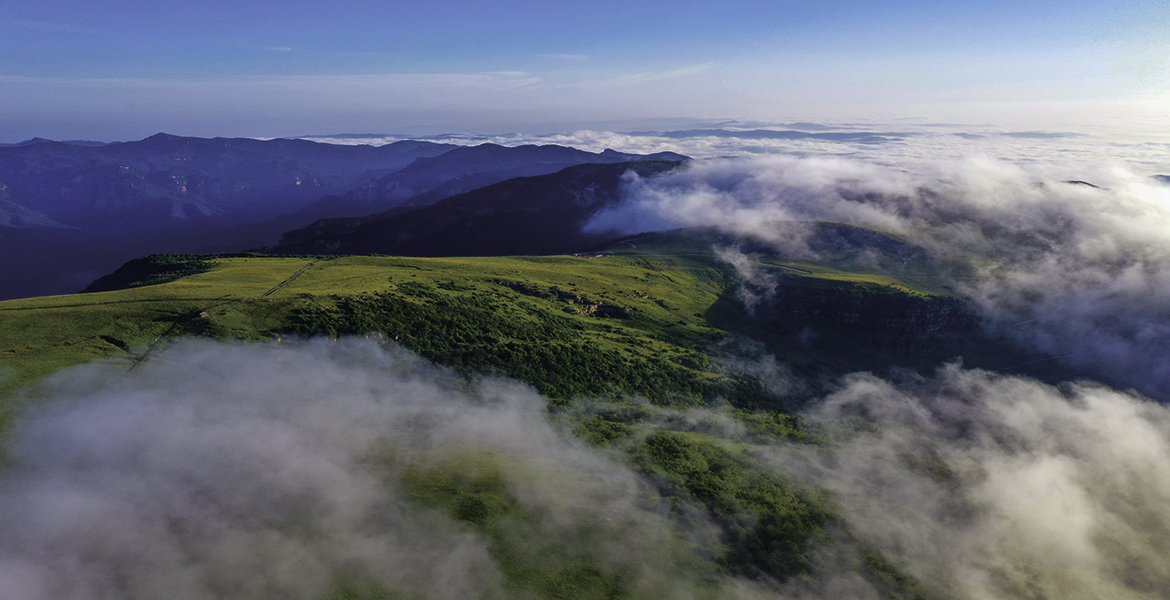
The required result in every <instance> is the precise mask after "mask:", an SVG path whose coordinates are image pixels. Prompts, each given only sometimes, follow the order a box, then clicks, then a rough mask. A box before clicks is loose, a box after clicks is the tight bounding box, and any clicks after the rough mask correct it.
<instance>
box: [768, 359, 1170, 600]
mask: <svg viewBox="0 0 1170 600" xmlns="http://www.w3.org/2000/svg"><path fill="white" fill-rule="evenodd" d="M923 383H924V385H923V386H922V387H921V388H920V389H918V390H908V389H897V388H896V387H895V386H893V385H891V384H889V383H887V382H884V381H881V380H879V379H877V378H875V377H872V376H869V375H865V374H858V375H854V376H851V377H850V378H848V379H847V381H845V382H844V385H843V386H842V389H841V390H839V391H837V392H836V393H834V394H832V395H830V396H828V397H827V398H825V399H824V402H823V404H822V405H821V406H820V407H819V408H818V409H817V411H816V414H817V415H818V416H821V417H828V418H841V417H864V418H865V419H867V421H869V422H871V423H874V424H876V425H877V431H876V432H875V433H866V434H858V435H857V436H855V437H854V439H853V440H852V441H851V442H849V443H846V444H843V445H842V446H840V447H839V448H838V449H836V450H835V451H833V452H802V451H800V450H799V449H794V448H792V447H786V448H776V449H773V450H772V451H771V455H770V456H771V460H773V461H774V463H775V464H776V465H777V468H782V469H787V470H792V469H794V468H796V467H795V465H803V466H802V467H801V468H803V469H805V474H806V477H808V478H809V480H810V481H814V482H816V483H817V484H819V485H822V486H825V487H827V488H829V489H830V490H832V491H833V493H834V498H835V499H836V500H837V502H839V503H840V506H841V507H842V510H843V513H844V514H845V515H846V518H847V520H848V522H849V525H850V527H851V529H852V530H853V531H854V532H855V534H857V535H858V536H860V537H861V538H862V539H864V540H865V541H866V542H868V543H871V544H873V545H874V546H875V547H877V548H879V549H881V550H882V551H883V552H884V553H886V554H887V556H892V557H896V561H897V562H896V564H898V565H899V566H902V567H903V568H905V569H906V570H907V571H908V572H909V573H912V574H913V575H915V576H916V577H918V578H919V579H920V580H921V581H924V582H929V586H928V587H929V588H930V589H931V591H933V592H935V593H937V594H938V595H939V596H942V597H953V598H971V599H991V598H995V599H1007V598H1119V599H1120V598H1162V597H1165V593H1166V590H1167V589H1170V564H1168V563H1167V562H1166V556H1167V553H1168V552H1170V464H1167V462H1166V460H1165V457H1166V456H1167V453H1168V452H1170V411H1168V410H1167V409H1166V407H1165V406H1163V405H1159V404H1156V403H1153V402H1151V401H1149V400H1145V399H1142V398H1138V397H1135V396H1133V395H1130V394H1125V393H1122V392H1118V391H1116V390H1112V389H1109V388H1106V387H1104V386H1100V385H1098V384H1092V383H1082V384H1070V385H1067V386H1065V387H1063V388H1059V389H1058V388H1053V387H1050V386H1046V385H1043V384H1040V383H1037V382H1035V381H1031V380H1027V379H1022V378H1016V377H1005V376H999V375H994V374H990V373H986V372H980V371H964V370H962V369H960V368H958V367H953V366H952V367H950V368H948V369H946V370H944V371H943V372H942V373H940V376H939V378H938V379H937V380H932V381H930V382H923ZM940 386H941V389H940Z"/></svg>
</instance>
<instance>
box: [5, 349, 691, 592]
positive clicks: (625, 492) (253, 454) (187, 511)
mask: <svg viewBox="0 0 1170 600" xmlns="http://www.w3.org/2000/svg"><path fill="white" fill-rule="evenodd" d="M39 393H40V394H41V395H42V396H44V398H43V399H42V400H40V401H39V403H38V404H37V406H36V407H35V408H33V409H31V410H30V411H29V412H28V413H27V414H26V415H24V416H23V417H22V418H21V419H20V421H19V422H18V423H17V424H16V426H15V433H14V435H13V437H12V439H11V440H10V443H9V444H8V449H9V453H10V458H11V461H10V463H9V465H8V466H7V467H6V468H5V469H4V470H3V472H2V473H0V581H2V582H3V585H0V597H2V598H5V599H8V598H11V599H13V600H15V599H20V600H38V599H55V600H57V599H64V598H68V599H77V600H88V599H99V598H101V599H105V598H125V599H134V598H176V599H186V598H275V597H279V598H324V597H329V596H330V594H331V593H332V592H333V591H334V588H335V586H336V585H337V582H338V581H339V580H345V581H358V582H361V581H369V582H372V584H376V585H380V586H382V587H383V588H384V589H388V590H391V591H393V592H394V593H401V594H405V595H406V597H419V596H420V597H427V598H500V597H513V596H515V595H516V593H517V592H516V591H515V590H512V591H508V590H507V589H505V583H504V577H503V575H502V574H501V572H500V567H499V565H498V563H497V561H496V560H495V558H494V557H493V555H492V553H491V549H490V542H489V540H487V539H485V538H484V537H483V536H481V535H477V534H476V533H475V532H474V531H473V530H472V528H469V527H467V526H466V525H463V524H461V523H458V522H456V521H454V520H452V519H451V518H450V517H448V516H446V513H445V512H443V511H441V510H437V509H433V508H432V509H428V508H426V507H425V506H422V505H420V504H419V503H418V502H414V501H412V500H411V496H410V494H409V493H406V492H404V491H403V488H402V483H401V481H402V480H401V478H400V476H401V474H402V473H403V472H404V469H407V468H410V467H411V466H414V467H418V466H419V465H423V466H424V467H425V465H427V464H430V463H433V462H434V461H435V460H439V459H436V458H435V457H436V456H440V457H442V456H456V457H459V456H464V455H468V456H472V457H477V458H479V459H482V458H483V457H485V456H490V457H496V458H498V460H499V462H500V464H501V468H502V471H503V473H504V476H505V477H506V478H507V479H508V481H507V486H508V489H509V490H511V491H512V493H514V494H516V495H517V497H518V498H519V501H521V502H522V503H524V504H525V506H527V507H528V508H530V509H531V511H532V512H533V514H535V515H539V517H540V518H541V519H542V520H543V522H542V523H543V524H542V525H541V528H542V531H545V532H546V533H547V534H548V535H550V536H552V537H553V538H554V539H556V538H557V537H559V536H564V537H565V539H577V540H580V539H583V538H582V537H581V534H580V533H579V531H581V530H588V531H595V532H600V534H597V535H593V536H591V537H587V538H585V539H588V540H589V543H590V544H594V543H595V544H596V547H582V548H576V549H574V552H575V553H577V554H581V555H588V556H593V557H594V558H593V560H594V561H595V562H596V563H598V564H601V565H603V566H604V565H606V564H621V565H622V569H623V571H622V572H623V573H625V574H626V576H627V577H628V578H629V580H628V581H627V582H626V583H627V584H628V586H629V589H633V590H639V589H641V590H645V589H647V588H653V589H659V590H661V591H662V592H663V595H664V596H667V597H669V596H674V595H676V594H675V591H674V587H675V586H676V584H675V583H672V577H671V576H668V575H670V574H671V572H670V561H669V560H666V559H663V558H662V555H663V553H669V552H670V551H671V550H670V548H671V546H670V543H668V542H669V539H670V535H671V530H670V527H669V526H668V521H667V520H666V518H665V516H664V514H663V512H662V510H661V507H660V506H659V505H658V504H657V503H655V502H654V501H651V500H648V498H650V497H651V496H649V495H647V494H645V493H644V491H645V489H646V488H645V483H644V482H642V481H640V480H639V479H638V478H637V477H636V476H635V475H634V473H633V472H632V471H631V470H629V469H627V468H625V467H622V466H619V465H617V464H616V463H614V462H613V461H612V460H610V459H607V458H605V457H603V456H601V455H600V454H597V453H596V452H593V451H590V450H587V449H585V448H584V446H583V445H582V444H580V443H578V442H577V441H576V440H575V439H574V438H572V436H566V435H564V434H562V433H561V432H559V430H557V429H556V428H555V427H554V426H553V425H552V424H551V423H550V421H549V420H548V415H547V412H546V410H545V401H544V399H542V398H540V397H539V396H538V395H537V394H536V393H535V392H533V391H532V390H531V389H530V388H528V387H526V386H523V385H520V384H516V383H511V382H506V381H498V380H483V381H476V382H467V381H465V380H464V379H462V378H460V377H456V376H453V375H450V374H448V373H446V372H444V371H442V370H440V369H437V368H435V367H432V366H430V365H429V364H427V363H425V362H424V361H422V360H421V359H419V358H417V357H415V356H413V355H411V354H410V353H408V352H406V351H404V350H401V349H399V348H395V347H383V346H382V345H381V344H378V343H375V342H370V341H360V340H343V341H340V342H332V341H325V340H316V341H313V342H309V343H305V344H295V345H288V344H285V345H275V344H269V345H253V346H247V345H237V344H222V343H212V342H200V341H184V342H181V343H179V344H178V345H176V346H175V347H172V348H170V349H169V350H167V351H165V352H163V353H161V354H157V355H156V356H155V358H152V360H151V361H150V362H148V363H146V364H144V365H143V366H142V367H141V368H139V369H136V370H135V371H134V372H132V373H130V374H123V372H122V371H121V370H112V369H111V368H110V367H108V366H103V365H102V364H100V363H99V364H95V365H91V366H87V367H81V368H75V369H71V370H67V371H64V372H61V373H59V374H58V375H57V376H56V377H55V378H53V379H52V380H51V381H50V382H49V383H47V384H46V385H45V386H43V388H42V389H41V390H40V391H39ZM664 540H666V541H664ZM590 553H592V554H590ZM661 565H665V566H661ZM677 585H683V583H681V582H680V583H678V584H677Z"/></svg>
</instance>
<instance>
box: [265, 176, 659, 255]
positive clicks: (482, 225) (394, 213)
mask: <svg viewBox="0 0 1170 600" xmlns="http://www.w3.org/2000/svg"><path fill="white" fill-rule="evenodd" d="M679 164H680V163H679V162H676V161H637V162H630V163H615V164H585V165H578V166H573V167H568V168H565V169H563V170H560V171H558V172H556V173H552V174H548V175H541V176H536V177H518V178H515V179H510V180H508V181H503V182H500V183H496V184H493V185H489V186H485V187H482V188H479V189H476V190H473V191H470V192H466V193H463V194H459V195H456V196H452V197H450V198H447V199H445V200H441V201H439V202H436V203H434V204H431V205H429V206H423V207H419V208H414V209H410V208H405V207H404V208H400V209H393V210H390V211H387V212H385V213H382V214H376V215H369V216H366V217H361V218H352V219H325V220H322V221H318V222H316V223H314V224H312V225H310V226H309V227H305V228H303V229H299V230H296V231H290V232H288V233H286V234H285V235H284V236H282V238H281V241H280V243H279V244H277V245H276V246H275V247H272V248H268V249H266V250H267V251H269V252H274V253H281V254H286V253H293V254H305V253H328V254H399V255H407V256H498V255H516V254H568V253H575V252H581V251H584V250H588V249H591V248H592V247H593V246H596V245H597V244H599V243H602V242H604V241H607V240H608V239H611V238H612V237H613V236H612V234H606V233H605V232H601V233H596V234H590V233H586V232H583V231H582V225H584V224H585V222H586V221H587V220H588V219H589V218H590V217H592V216H593V215H594V214H596V213H597V211H599V210H601V209H603V208H606V207H609V206H613V205H616V204H617V203H618V202H620V200H621V190H622V181H623V177H624V176H625V174H626V173H627V172H632V173H637V174H639V175H641V176H644V177H649V176H653V175H656V174H661V173H664V172H667V171H670V170H672V169H674V168H677V167H678V166H679Z"/></svg>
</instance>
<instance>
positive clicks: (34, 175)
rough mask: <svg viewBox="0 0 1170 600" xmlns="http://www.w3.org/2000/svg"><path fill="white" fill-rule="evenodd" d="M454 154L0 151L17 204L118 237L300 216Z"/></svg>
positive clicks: (254, 146)
mask: <svg viewBox="0 0 1170 600" xmlns="http://www.w3.org/2000/svg"><path fill="white" fill-rule="evenodd" d="M452 148H454V146H451V145H447V144H434V143H429V142H412V141H404V142H396V143H394V144H388V145H386V146H381V147H377V148H375V147H371V146H338V145H330V144H318V143H315V142H309V141H304V140H283V139H276V140H253V139H247V138H234V139H228V138H214V139H204V138H191V137H179V136H173V135H167V134H162V133H160V134H157V135H154V136H151V137H149V138H146V139H144V140H140V141H137V142H126V143H115V144H107V145H103V146H98V147H82V146H75V145H71V144H67V143H61V142H48V141H45V142H39V143H30V144H27V145H21V146H12V147H7V148H0V183H3V184H5V185H6V186H7V188H8V194H9V197H10V200H11V201H12V202H14V203H16V204H20V205H22V206H25V207H26V208H30V209H33V210H36V211H38V212H41V213H44V214H45V215H47V216H49V217H50V218H52V219H54V220H56V221H58V222H61V223H64V224H67V225H72V226H75V227H82V228H86V229H88V230H90V231H94V232H104V233H110V234H118V235H121V234H125V233H130V234H134V233H137V232H141V231H142V230H144V229H150V230H152V231H154V232H158V231H160V230H165V229H174V230H180V231H183V232H184V233H186V232H189V230H190V229H192V228H199V227H202V228H204V229H206V228H210V227H215V226H222V225H232V224H237V223H240V222H244V221H246V220H259V219H263V218H268V217H271V216H274V215H276V214H280V213H282V212H289V211H292V210H296V209H297V208H300V207H301V206H304V205H305V204H307V203H309V202H312V201H314V200H316V199H318V198H320V197H321V196H324V195H327V194H334V193H341V192H344V191H346V190H349V189H352V188H354V187H356V186H358V185H360V184H361V183H363V182H364V181H366V180H367V179H370V178H373V177H378V176H381V175H383V174H385V173H388V172H390V171H393V170H396V169H399V168H401V167H403V166H405V165H407V164H409V163H410V162H411V161H413V160H414V159H415V158H419V157H423V156H434V155H437V154H441V153H443V152H446V151H448V150H450V149H452Z"/></svg>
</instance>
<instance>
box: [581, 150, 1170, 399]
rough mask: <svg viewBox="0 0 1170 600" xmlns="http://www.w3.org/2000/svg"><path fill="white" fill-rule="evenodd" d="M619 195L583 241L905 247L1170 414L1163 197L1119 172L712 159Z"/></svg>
mask: <svg viewBox="0 0 1170 600" xmlns="http://www.w3.org/2000/svg"><path fill="white" fill-rule="evenodd" d="M1073 180H1081V181H1090V182H1093V183H1094V184H1095V185H1084V184H1081V183H1077V182H1075V181H1073ZM627 189H628V190H629V192H628V199H627V202H626V204H625V205H624V206H622V207H620V208H617V209H613V210H610V211H606V212H602V213H599V214H598V215H597V216H596V217H595V219H594V221H593V222H592V223H591V224H590V225H589V227H591V228H594V229H616V230H623V231H625V232H628V233H636V232H639V231H646V230H649V228H651V227H652V228H654V229H665V228H668V227H694V226H711V227H716V228H717V229H719V230H721V231H723V232H726V233H731V234H735V235H738V236H743V237H745V238H747V239H751V240H754V241H757V242H764V243H768V244H771V245H772V246H773V247H775V248H776V249H778V250H779V251H780V252H781V253H783V254H786V255H787V256H789V257H790V258H794V259H797V258H810V256H809V255H808V252H807V250H806V249H802V244H803V242H804V239H803V237H802V234H800V232H799V231H796V230H794V229H793V228H792V227H790V226H781V225H779V223H781V222H792V221H830V222H838V223H845V224H850V225H855V226H860V227H865V228H870V229H875V230H878V231H883V232H887V233H890V234H893V235H895V236H899V237H901V238H902V239H905V240H907V241H908V242H910V243H912V244H915V245H917V246H920V247H922V248H924V249H925V250H926V251H927V252H928V253H929V254H930V255H931V256H933V257H934V258H935V259H936V261H937V264H938V265H939V266H940V267H939V268H940V269H941V271H940V273H939V275H941V276H944V277H949V278H950V283H951V285H952V286H953V287H954V288H955V289H956V290H957V291H958V292H959V293H961V294H962V295H964V296H966V297H967V298H969V299H970V300H971V301H972V302H973V303H974V304H975V305H976V306H977V307H978V308H979V309H980V310H981V311H982V313H983V315H984V316H985V317H986V319H987V320H988V322H989V323H991V324H993V325H995V326H998V327H1000V328H1002V329H1003V330H1005V331H1008V332H1009V333H1011V334H1012V335H1016V336H1017V337H1019V338H1020V339H1021V340H1023V341H1025V342H1026V343H1028V344H1030V345H1032V346H1033V347H1034V348H1036V349H1037V350H1039V351H1042V352H1045V353H1048V354H1050V355H1052V356H1058V355H1059V356H1063V357H1065V358H1064V360H1066V361H1067V362H1068V363H1069V364H1071V365H1074V366H1077V367H1081V368H1083V369H1084V372H1085V373H1086V374H1087V375H1090V376H1094V377H1100V378H1103V380H1104V381H1107V382H1110V383H1112V384H1114V385H1119V386H1133V387H1136V388H1138V389H1140V390H1141V391H1142V392H1143V393H1147V394H1151V395H1154V396H1156V397H1158V398H1162V399H1170V366H1167V365H1166V364H1164V361H1162V360H1161V357H1162V356H1165V355H1167V354H1168V353H1170V314H1168V313H1167V311H1166V309H1165V307H1166V306H1170V196H1168V194H1167V193H1166V190H1165V188H1164V187H1162V186H1160V185H1159V184H1157V183H1156V182H1154V181H1152V180H1150V179H1149V178H1146V177H1139V176H1137V175H1135V174H1133V173H1131V172H1129V171H1127V170H1125V169H1122V168H1120V167H1118V166H1117V165H1115V164H1087V165H1086V164H1082V163H1071V164H1061V163H1038V164H1030V165H1023V164H1017V163H1011V162H1005V161H1001V160H995V159H991V158H986V157H973V158H968V159H966V160H962V161H936V162H935V163H932V164H928V165H924V166H923V167H922V168H921V169H920V170H915V171H910V170H906V169H897V168H893V167H888V166H883V165H879V164H874V163H872V162H868V161H860V160H854V159H848V158H842V157H812V158H798V157H791V156H772V157H756V158H742V159H712V160H706V161H698V162H695V163H692V164H690V165H688V166H687V167H686V168H684V169H682V170H680V171H677V172H675V173H672V174H669V175H667V176H665V177H661V178H653V179H646V180H640V179H637V178H631V179H630V181H629V182H628V186H627ZM811 258H815V257H811Z"/></svg>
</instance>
